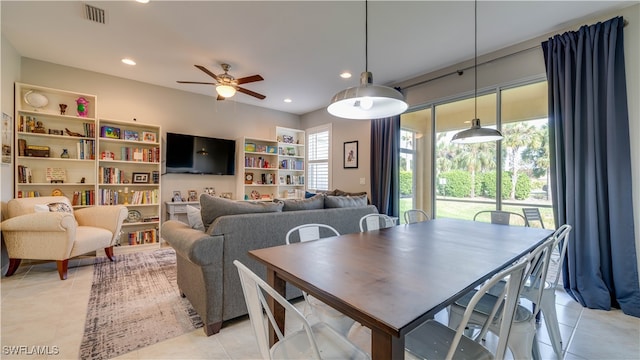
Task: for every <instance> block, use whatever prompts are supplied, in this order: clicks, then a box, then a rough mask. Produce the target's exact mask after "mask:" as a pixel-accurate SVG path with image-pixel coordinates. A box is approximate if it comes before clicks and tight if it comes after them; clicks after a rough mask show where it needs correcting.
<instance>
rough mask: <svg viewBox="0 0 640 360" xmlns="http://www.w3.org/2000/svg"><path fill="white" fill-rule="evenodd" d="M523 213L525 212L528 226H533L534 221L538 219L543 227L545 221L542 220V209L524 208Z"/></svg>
mask: <svg viewBox="0 0 640 360" xmlns="http://www.w3.org/2000/svg"><path fill="white" fill-rule="evenodd" d="M522 213H523V214H524V220H525V224H526V226H529V227H531V222H532V221H538V222H539V223H540V227H542V228H543V229H544V228H545V227H544V221H542V216H541V215H540V209H538V208H522Z"/></svg>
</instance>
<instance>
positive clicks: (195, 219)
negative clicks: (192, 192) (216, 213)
mask: <svg viewBox="0 0 640 360" xmlns="http://www.w3.org/2000/svg"><path fill="white" fill-rule="evenodd" d="M187 220H188V221H189V226H191V228H192V229H196V230H200V231H204V224H203V223H202V215H201V214H200V209H198V208H197V207H195V206H191V205H187Z"/></svg>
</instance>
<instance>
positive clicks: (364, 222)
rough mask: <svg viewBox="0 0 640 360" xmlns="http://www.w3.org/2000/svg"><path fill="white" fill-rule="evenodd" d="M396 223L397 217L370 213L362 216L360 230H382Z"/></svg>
mask: <svg viewBox="0 0 640 360" xmlns="http://www.w3.org/2000/svg"><path fill="white" fill-rule="evenodd" d="M395 225H396V219H394V218H392V217H391V216H389V215H385V214H368V215H365V216H363V217H362V218H360V232H364V231H371V230H380V229H384V228H388V227H392V226H395Z"/></svg>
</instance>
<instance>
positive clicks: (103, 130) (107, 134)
mask: <svg viewBox="0 0 640 360" xmlns="http://www.w3.org/2000/svg"><path fill="white" fill-rule="evenodd" d="M100 137H103V138H109V139H120V129H119V128H117V127H113V126H101V127H100Z"/></svg>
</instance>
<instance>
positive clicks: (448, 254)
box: [249, 218, 552, 360]
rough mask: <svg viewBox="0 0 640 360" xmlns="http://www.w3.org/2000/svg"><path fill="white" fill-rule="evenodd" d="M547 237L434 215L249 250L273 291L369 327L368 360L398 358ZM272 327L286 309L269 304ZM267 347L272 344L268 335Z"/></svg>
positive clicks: (272, 338) (273, 335) (280, 321)
mask: <svg viewBox="0 0 640 360" xmlns="http://www.w3.org/2000/svg"><path fill="white" fill-rule="evenodd" d="M551 235H552V231H550V230H545V229H538V228H530V227H521V226H508V225H496V224H490V223H484V222H477V221H469V220H459V219H449V218H437V219H433V220H429V221H424V222H418V223H413V224H409V225H397V226H393V227H390V228H385V229H380V230H373V231H367V232H360V233H353V234H345V235H340V236H335V237H330V238H324V239H320V240H315V241H308V242H301V243H293V244H291V245H282V246H276V247H270V248H264V249H257V250H252V251H250V252H249V255H250V257H252V258H253V259H255V260H257V261H258V262H260V263H262V264H264V265H265V266H266V280H267V282H268V284H269V285H270V286H272V287H273V288H274V289H275V290H276V291H278V292H279V293H280V294H283V295H284V293H285V287H286V284H287V283H290V284H292V285H294V286H296V287H297V288H299V289H301V290H303V291H306V292H307V293H309V294H311V295H313V296H314V297H316V298H317V299H318V300H320V301H322V302H324V303H326V304H327V305H329V306H331V307H333V308H335V309H337V310H338V311H340V312H341V313H343V314H345V315H347V316H349V317H351V318H352V319H354V320H355V321H357V322H359V323H360V324H362V325H363V326H366V327H368V328H369V329H370V330H371V357H372V359H374V360H377V359H385V360H388V359H402V358H404V341H405V340H404V338H405V335H406V334H407V333H409V332H410V331H411V330H413V329H415V328H416V327H418V326H419V325H421V324H422V323H424V322H425V321H426V320H428V319H431V318H433V317H434V315H435V314H436V313H438V312H439V311H441V310H442V309H444V308H446V307H447V306H448V305H450V304H451V303H453V302H454V301H455V300H457V299H458V298H460V297H461V296H463V295H464V294H466V293H467V292H469V291H471V290H472V289H473V288H474V287H476V286H478V285H479V284H481V283H482V282H484V281H485V280H487V279H489V278H490V277H491V276H492V275H494V274H496V273H497V272H499V271H500V270H502V269H504V268H505V267H507V266H508V265H510V264H512V263H513V262H515V261H517V260H518V259H520V258H521V257H522V256H524V255H526V254H527V253H529V252H530V251H531V250H533V249H534V248H535V247H536V246H537V245H539V244H541V243H542V242H543V241H544V240H545V239H547V238H548V237H549V236H551ZM269 306H270V308H271V309H272V311H273V313H274V315H275V318H276V322H277V324H278V327H280V329H281V331H284V323H285V311H284V308H283V307H282V306H280V305H279V304H278V303H277V302H275V301H273V300H270V301H269ZM269 341H270V343H271V345H273V344H275V342H276V341H277V337H276V333H275V330H274V329H270V330H269Z"/></svg>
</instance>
